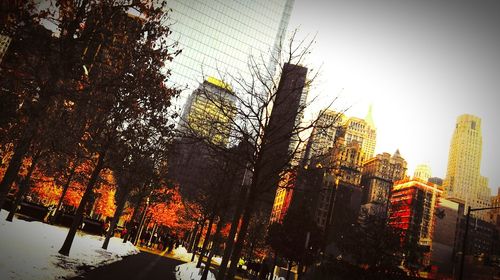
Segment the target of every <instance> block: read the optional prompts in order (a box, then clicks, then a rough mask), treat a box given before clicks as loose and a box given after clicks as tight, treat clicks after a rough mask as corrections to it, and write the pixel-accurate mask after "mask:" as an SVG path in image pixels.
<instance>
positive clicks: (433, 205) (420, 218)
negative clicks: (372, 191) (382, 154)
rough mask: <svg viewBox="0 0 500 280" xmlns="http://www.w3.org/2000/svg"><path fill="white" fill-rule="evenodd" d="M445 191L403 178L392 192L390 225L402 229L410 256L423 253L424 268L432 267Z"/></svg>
mask: <svg viewBox="0 0 500 280" xmlns="http://www.w3.org/2000/svg"><path fill="white" fill-rule="evenodd" d="M442 192H443V191H442V190H440V189H439V188H438V187H437V186H435V185H433V184H429V183H426V182H424V181H421V180H419V179H411V180H409V179H404V180H402V181H399V182H396V183H395V185H394V187H393V189H392V194H391V198H390V207H389V224H390V225H391V226H393V227H396V228H399V229H401V230H403V232H404V241H403V242H404V245H405V247H406V248H407V249H408V251H407V252H405V255H406V256H407V257H409V256H410V254H414V253H415V252H416V251H422V252H424V255H423V258H421V263H420V264H421V265H424V266H427V265H429V264H430V257H431V250H432V237H433V232H434V225H435V219H436V215H435V213H436V209H437V207H438V203H439V198H440V197H441V196H442ZM417 248H419V250H417ZM410 259H411V258H410Z"/></svg>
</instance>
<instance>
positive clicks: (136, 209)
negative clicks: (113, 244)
mask: <svg viewBox="0 0 500 280" xmlns="http://www.w3.org/2000/svg"><path fill="white" fill-rule="evenodd" d="M143 198H144V197H142V196H141V197H140V198H139V199H138V200H137V202H136V203H135V206H134V210H132V211H133V212H132V218H130V222H129V223H128V224H127V226H126V228H127V233H126V234H125V236H124V237H123V243H127V241H128V240H129V239H130V236H131V235H130V234H131V233H132V232H131V230H132V226H133V225H134V223H135V220H137V216H138V215H139V207H141V202H142V199H143ZM135 234H136V235H137V232H136V233H135ZM132 237H133V238H132V239H131V242H132V243H134V240H135V236H132Z"/></svg>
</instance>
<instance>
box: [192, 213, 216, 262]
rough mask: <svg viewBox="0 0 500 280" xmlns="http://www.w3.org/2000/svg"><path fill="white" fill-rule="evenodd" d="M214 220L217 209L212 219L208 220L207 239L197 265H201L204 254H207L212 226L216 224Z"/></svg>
mask: <svg viewBox="0 0 500 280" xmlns="http://www.w3.org/2000/svg"><path fill="white" fill-rule="evenodd" d="M214 220H215V211H214V212H213V213H212V215H211V216H210V220H209V221H208V227H207V234H205V240H203V245H202V246H201V252H200V257H199V258H198V263H197V264H196V267H201V263H202V261H203V256H204V255H205V252H206V251H207V247H208V243H209V242H210V235H211V233H212V226H213V224H214Z"/></svg>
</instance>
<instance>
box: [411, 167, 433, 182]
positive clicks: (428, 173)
mask: <svg viewBox="0 0 500 280" xmlns="http://www.w3.org/2000/svg"><path fill="white" fill-rule="evenodd" d="M413 177H414V178H418V179H421V180H423V181H425V182H427V181H428V180H429V178H431V177H432V170H431V168H430V167H429V166H428V165H427V164H419V165H417V167H416V168H415V171H414V172H413Z"/></svg>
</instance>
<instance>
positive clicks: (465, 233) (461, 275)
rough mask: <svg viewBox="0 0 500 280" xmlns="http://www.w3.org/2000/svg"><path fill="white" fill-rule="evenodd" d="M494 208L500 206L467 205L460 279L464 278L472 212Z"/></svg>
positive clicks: (499, 207)
mask: <svg viewBox="0 0 500 280" xmlns="http://www.w3.org/2000/svg"><path fill="white" fill-rule="evenodd" d="M493 209H500V206H495V207H483V208H471V207H470V206H468V207H467V216H466V218H465V232H464V238H463V241H462V256H461V258H460V271H459V274H458V280H462V279H463V276H464V262H465V248H466V241H467V231H468V230H469V219H470V213H471V212H475V211H482V210H493Z"/></svg>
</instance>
